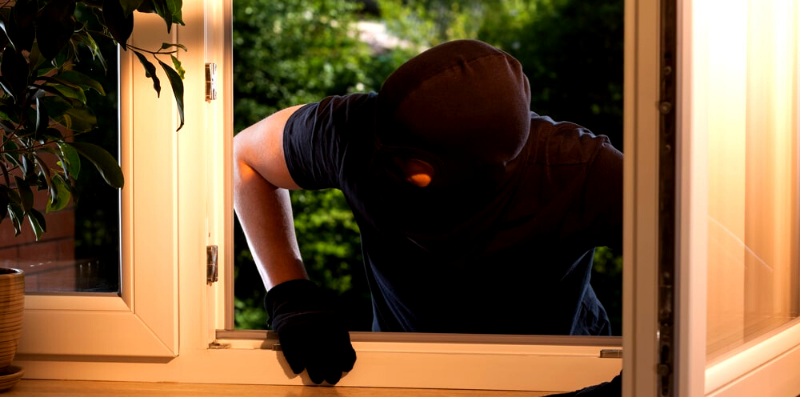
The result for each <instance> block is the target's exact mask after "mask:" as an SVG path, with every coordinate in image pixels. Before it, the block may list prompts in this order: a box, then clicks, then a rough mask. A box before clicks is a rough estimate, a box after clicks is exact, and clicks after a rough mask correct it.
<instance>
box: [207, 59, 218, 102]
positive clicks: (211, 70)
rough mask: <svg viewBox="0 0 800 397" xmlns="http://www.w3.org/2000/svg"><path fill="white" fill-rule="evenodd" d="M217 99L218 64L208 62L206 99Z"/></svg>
mask: <svg viewBox="0 0 800 397" xmlns="http://www.w3.org/2000/svg"><path fill="white" fill-rule="evenodd" d="M215 99H217V64H216V63H213V62H211V63H207V64H206V101H213V100H215Z"/></svg>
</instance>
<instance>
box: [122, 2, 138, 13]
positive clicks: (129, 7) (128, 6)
mask: <svg viewBox="0 0 800 397" xmlns="http://www.w3.org/2000/svg"><path fill="white" fill-rule="evenodd" d="M120 4H122V10H123V11H124V12H125V16H128V15H131V13H133V11H134V10H136V9H137V8H139V7H140V6H141V5H142V0H120Z"/></svg>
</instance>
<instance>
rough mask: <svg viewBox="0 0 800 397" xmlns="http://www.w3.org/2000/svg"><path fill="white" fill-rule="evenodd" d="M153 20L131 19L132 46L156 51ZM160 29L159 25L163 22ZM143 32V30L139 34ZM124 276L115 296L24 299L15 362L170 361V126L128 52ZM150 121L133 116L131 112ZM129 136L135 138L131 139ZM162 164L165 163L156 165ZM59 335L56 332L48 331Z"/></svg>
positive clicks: (173, 332) (173, 196) (173, 284)
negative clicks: (49, 358)
mask: <svg viewBox="0 0 800 397" xmlns="http://www.w3.org/2000/svg"><path fill="white" fill-rule="evenodd" d="M158 22H159V21H158V20H157V19H156V18H148V17H142V18H137V25H136V30H135V32H134V34H133V35H132V36H131V39H130V43H131V44H134V45H137V46H141V47H143V48H153V47H155V48H158V47H160V45H161V43H162V42H163V41H175V37H176V34H177V33H176V32H175V31H173V36H172V37H170V36H164V37H156V36H155V35H154V34H152V33H150V32H152V31H161V30H163V25H158ZM161 24H163V21H162V22H161ZM142 32H148V33H146V34H142ZM119 57H120V62H119V65H120V70H119V73H120V79H119V81H120V83H119V84H120V86H119V90H118V92H120V103H119V105H120V106H119V109H120V112H121V121H120V142H121V143H120V154H121V156H120V158H121V164H120V165H121V167H122V170H123V172H124V174H125V176H126V186H125V187H124V189H123V190H122V192H121V193H120V194H121V201H122V212H121V218H122V240H121V244H122V266H121V267H122V272H121V275H120V278H121V284H120V287H121V294H120V295H119V296H113V295H112V296H107V295H105V296H97V295H92V294H87V295H84V296H75V295H62V296H59V295H28V296H26V297H25V300H26V301H25V314H24V320H23V321H24V331H23V334H22V338H21V340H20V344H19V347H18V350H17V352H18V353H17V358H18V359H23V360H25V359H27V358H29V357H30V356H31V355H78V356H131V357H141V356H148V357H174V356H175V355H176V354H177V353H178V332H177V331H178V329H177V319H176V314H177V312H178V295H177V293H178V289H177V263H178V262H177V259H178V258H177V249H176V248H177V247H176V245H175V244H174V242H175V241H176V238H177V227H176V226H177V224H176V218H175V216H174V213H175V212H174V208H175V207H176V206H177V189H175V188H174V186H175V180H176V177H177V174H176V171H177V169H176V163H175V161H174V160H172V159H174V158H175V156H174V152H175V148H176V145H175V143H176V142H175V139H174V134H173V133H172V132H173V131H174V130H175V128H176V125H175V123H169V122H164V121H165V120H173V119H174V117H170V116H171V115H172V113H171V110H170V108H169V107H166V106H163V105H161V103H163V102H166V101H168V100H169V97H167V99H162V100H161V101H160V102H159V101H154V95H155V94H154V93H153V92H152V85H151V84H149V83H146V82H145V81H144V80H146V78H145V77H144V76H143V73H142V70H141V66H139V65H134V63H135V61H134V59H135V58H134V57H133V54H131V53H130V51H127V52H121V53H120V55H119ZM134 108H135V109H137V112H142V113H145V112H146V113H147V114H148V115H149V117H133V116H132V115H133V109H134ZM134 131H136V133H135V134H134ZM154 159H165V160H166V161H162V162H159V161H154ZM55 330H57V332H54V331H55Z"/></svg>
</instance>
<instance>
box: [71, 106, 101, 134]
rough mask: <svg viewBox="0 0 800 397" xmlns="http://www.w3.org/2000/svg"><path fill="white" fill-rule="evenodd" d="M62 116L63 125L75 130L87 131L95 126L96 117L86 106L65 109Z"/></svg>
mask: <svg viewBox="0 0 800 397" xmlns="http://www.w3.org/2000/svg"><path fill="white" fill-rule="evenodd" d="M62 117H63V121H64V123H63V125H64V126H65V127H67V128H69V129H71V130H73V131H76V132H88V131H91V130H92V129H93V128H94V127H95V126H97V117H96V116H95V115H94V114H93V113H92V111H91V110H90V109H89V108H87V107H78V108H70V109H67V111H66V112H64V114H63V116H62Z"/></svg>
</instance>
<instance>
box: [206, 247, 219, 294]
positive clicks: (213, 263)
mask: <svg viewBox="0 0 800 397" xmlns="http://www.w3.org/2000/svg"><path fill="white" fill-rule="evenodd" d="M218 276H219V275H218V267H217V246H216V245H209V246H206V282H207V283H208V285H211V284H213V283H216V282H217V279H218Z"/></svg>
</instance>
